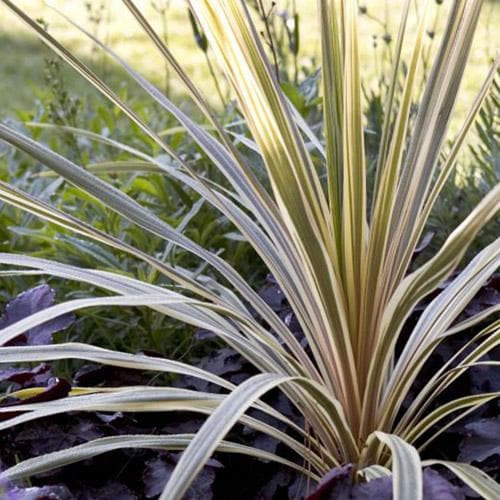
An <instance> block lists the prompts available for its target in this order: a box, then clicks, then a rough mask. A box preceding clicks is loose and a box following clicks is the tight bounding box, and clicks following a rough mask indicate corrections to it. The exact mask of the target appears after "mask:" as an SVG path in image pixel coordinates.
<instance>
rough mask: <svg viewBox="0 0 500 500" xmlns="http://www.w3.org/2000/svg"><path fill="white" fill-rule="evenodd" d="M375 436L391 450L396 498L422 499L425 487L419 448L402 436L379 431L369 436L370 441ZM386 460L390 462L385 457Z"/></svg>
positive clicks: (399, 499) (397, 499) (402, 499)
mask: <svg viewBox="0 0 500 500" xmlns="http://www.w3.org/2000/svg"><path fill="white" fill-rule="evenodd" d="M375 438H376V439H377V440H379V441H380V442H381V443H383V444H384V445H386V446H387V447H389V448H390V450H391V458H392V464H393V465H392V492H393V496H394V499H395V500H405V499H407V498H408V499H409V498H411V499H414V500H422V499H423V496H424V487H423V479H422V465H421V462H420V457H419V455H418V452H417V450H416V449H415V448H414V447H413V446H412V445H411V444H408V443H406V442H405V441H403V440H402V439H401V438H400V437H398V436H394V435H392V434H386V433H384V432H380V431H377V432H375V433H374V434H372V435H371V436H370V437H369V438H368V443H370V441H374V440H375ZM384 462H386V463H387V462H390V460H389V459H385V460H384Z"/></svg>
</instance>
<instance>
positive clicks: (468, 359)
mask: <svg viewBox="0 0 500 500" xmlns="http://www.w3.org/2000/svg"><path fill="white" fill-rule="evenodd" d="M479 316H481V315H479ZM449 332H450V330H448V331H447V332H446V333H447V334H448V335H452V334H453V333H451V334H450V333H449ZM478 342H479V345H477V347H475V348H473V349H472V351H471V352H470V353H469V354H467V355H466V356H465V357H464V358H463V359H462V360H461V361H460V362H459V363H458V364H457V365H456V366H454V367H453V368H450V367H452V366H453V365H454V364H455V362H456V360H457V359H459V358H460V357H461V355H462V354H463V353H464V352H467V350H469V349H470V348H471V347H473V346H474V345H476V344H477V343H478ZM438 343H439V340H437V341H435V342H434V346H433V347H435V346H436V345H437V344H438ZM498 345H500V320H498V321H496V322H494V323H492V324H491V325H489V326H487V327H486V328H484V329H483V330H482V331H481V332H480V333H478V334H477V335H475V336H474V337H473V338H472V339H471V340H469V341H468V342H466V343H465V344H464V345H463V346H462V347H461V348H460V349H459V350H458V351H457V352H456V353H455V354H454V355H453V356H451V357H450V358H449V359H448V360H447V361H446V362H445V363H444V365H443V366H442V367H441V368H440V369H439V370H438V371H437V372H435V373H434V374H433V375H432V377H431V379H430V380H429V381H428V382H427V383H426V384H425V386H424V387H423V388H422V389H421V390H420V391H419V393H418V395H417V396H416V397H415V398H414V400H413V401H412V403H411V404H410V406H409V408H408V409H407V410H406V411H405V413H404V415H403V416H402V417H401V418H400V419H399V421H398V424H397V426H396V428H395V432H398V431H400V430H401V429H405V428H407V429H412V428H413V426H414V425H416V424H417V422H418V421H419V419H420V417H421V416H422V415H423V414H424V412H425V411H426V409H427V408H428V407H429V405H430V404H432V402H433V401H434V400H435V398H436V397H437V396H438V395H439V394H441V393H442V392H443V391H444V390H445V389H446V388H447V387H449V385H450V384H451V383H453V382H454V381H455V380H456V379H457V378H458V377H460V376H461V375H462V374H463V373H464V372H465V371H466V370H468V369H469V368H472V367H474V366H478V365H481V366H483V365H488V364H490V363H489V362H479V361H478V360H479V359H481V358H482V357H483V356H485V355H486V354H488V353H489V352H490V351H491V350H493V349H495V347H497V346H498ZM492 363H493V364H494V362H492Z"/></svg>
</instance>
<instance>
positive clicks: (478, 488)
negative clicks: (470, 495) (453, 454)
mask: <svg viewBox="0 0 500 500" xmlns="http://www.w3.org/2000/svg"><path fill="white" fill-rule="evenodd" d="M422 465H423V466H424V467H425V466H427V465H442V466H444V467H446V468H448V469H449V470H450V471H451V472H453V474H455V475H456V476H457V477H458V478H460V479H461V480H462V481H463V482H464V483H465V484H466V485H467V486H469V487H470V488H472V489H473V490H474V491H475V492H476V493H479V494H480V495H481V497H482V498H484V499H485V500H496V499H497V498H498V497H500V485H499V484H498V483H496V482H495V481H493V479H491V477H490V476H488V474H485V473H484V472H483V471H482V470H480V469H478V468H477V467H474V466H472V465H469V464H462V463H456V462H448V461H445V460H425V461H424V462H422Z"/></svg>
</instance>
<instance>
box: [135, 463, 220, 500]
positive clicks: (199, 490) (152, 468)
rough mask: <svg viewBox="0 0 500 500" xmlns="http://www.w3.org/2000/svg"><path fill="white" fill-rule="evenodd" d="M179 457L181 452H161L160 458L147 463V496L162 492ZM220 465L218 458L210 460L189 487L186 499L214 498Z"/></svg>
mask: <svg viewBox="0 0 500 500" xmlns="http://www.w3.org/2000/svg"><path fill="white" fill-rule="evenodd" d="M179 457H180V454H179V453H175V454H174V453H169V454H161V455H160V456H159V457H158V458H155V459H153V460H150V461H149V462H147V463H146V468H145V470H144V473H143V480H144V486H145V489H144V494H145V496H146V498H153V497H156V496H158V495H160V494H161V492H162V491H163V488H164V487H165V485H166V484H167V481H168V479H169V477H170V476H171V474H172V472H173V470H174V468H175V466H176V464H177V461H178V459H179ZM220 467H221V464H220V463H219V462H217V461H216V460H209V461H208V463H207V465H205V467H203V469H202V470H201V471H200V473H199V474H198V475H197V476H196V479H195V480H194V481H193V483H192V484H191V486H190V487H189V489H188V491H187V493H186V494H185V496H184V497H183V498H184V500H199V499H200V498H203V499H204V500H205V499H206V500H210V499H211V498H213V491H212V490H213V484H214V481H215V474H216V469H218V468H220Z"/></svg>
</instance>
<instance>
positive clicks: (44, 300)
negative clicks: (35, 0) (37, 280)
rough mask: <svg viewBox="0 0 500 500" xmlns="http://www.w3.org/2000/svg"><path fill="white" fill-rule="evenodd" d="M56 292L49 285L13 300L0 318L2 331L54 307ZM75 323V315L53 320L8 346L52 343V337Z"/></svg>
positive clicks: (22, 294) (18, 337) (31, 289)
mask: <svg viewBox="0 0 500 500" xmlns="http://www.w3.org/2000/svg"><path fill="white" fill-rule="evenodd" d="M54 298H55V292H54V290H53V289H52V288H50V287H49V286H48V285H39V286H36V287H34V288H30V289H29V290H26V291H25V292H23V293H21V294H19V295H18V296H17V297H16V298H14V299H12V300H11V301H10V302H9V303H8V304H7V305H6V306H5V311H4V313H3V316H2V317H0V329H2V328H5V327H6V326H9V325H12V324H13V323H16V322H17V321H19V320H21V319H23V318H26V317H28V316H31V315H32V314H34V313H36V312H39V311H42V310H43V309H47V308H48V307H50V306H52V305H54ZM73 322H74V315H73V314H64V315H62V316H59V317H58V318H54V319H51V320H49V321H47V322H46V323H43V324H42V325H39V326H37V327H35V328H32V329H31V330H28V331H27V332H24V333H23V334H21V335H19V336H17V337H16V338H14V339H12V340H11V341H9V342H8V345H41V344H49V343H50V342H52V335H53V334H54V333H56V332H59V331H61V330H64V329H66V328H68V327H69V326H70V325H71V324H72V323H73Z"/></svg>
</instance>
